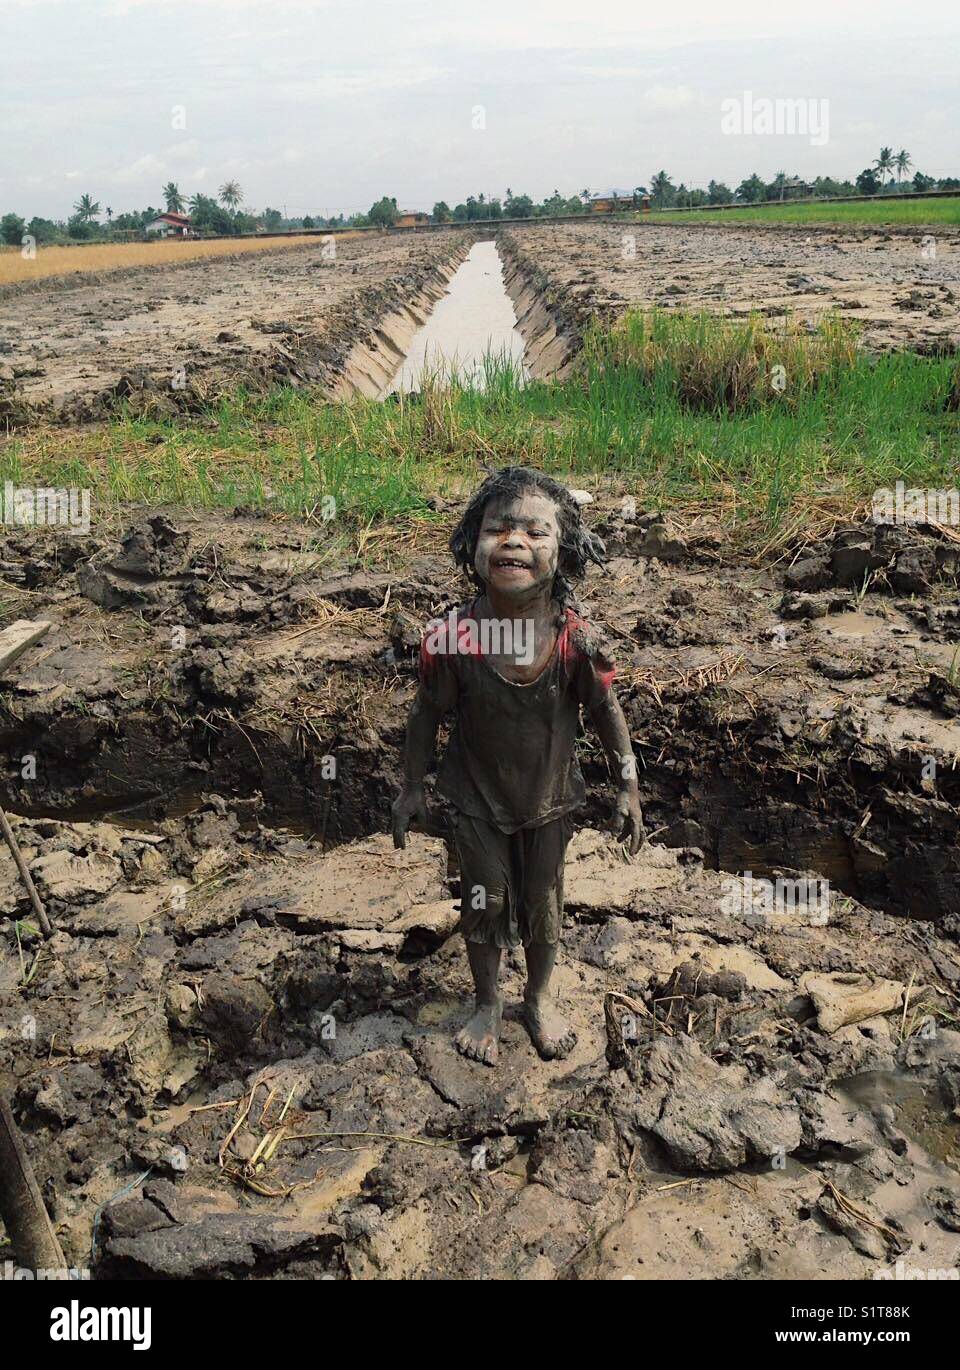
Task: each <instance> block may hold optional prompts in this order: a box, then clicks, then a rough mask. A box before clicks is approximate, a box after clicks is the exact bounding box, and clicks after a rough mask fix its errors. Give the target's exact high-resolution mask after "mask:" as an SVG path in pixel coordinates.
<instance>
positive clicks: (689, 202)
mask: <svg viewBox="0 0 960 1370" xmlns="http://www.w3.org/2000/svg"><path fill="white" fill-rule="evenodd" d="M912 169H913V159H912V158H911V156H910V154H909V153H908V152H907V151H906V150H904V149H901V150H900V151H899V152H897V153H894V151H893V149H892V148H889V147H883V148H881V149H880V155H879V156H878V157H877V158H876V159H875V160H874V161H873V162H872V163H871V165H870V166H868V167H865V168H864V169H863V171H861V172H860V174H859V175H858V176H857V177H855V178H854V180H852V181H851V180H837V179H836V178H834V177H832V176H817V177H815V179H814V180H812V181H803V180H802V179H801V178H800V177H799V176H788V175H787V173H786V172H785V171H778V172H777V173H776V175H775V176H774V177H773V179H772V180H770V181H765V180H764V179H763V177H761V176H759V175H757V173H756V172H753V173H751V175H749V176H747V177H745V178H744V179H743V180H742V181H741V182H740V184H739V185H738V186H736V187H735V188H734V189H731V187H730V186H728V185H726V184H725V183H724V182H723V181H716V180H711V181H710V182H709V183H708V185H707V187H706V189H703V188H702V187H690V186H686V185H684V183H683V182H682V181H681V182H680V183H679V184H675V183H674V181H673V178H672V177H671V176H670V174H669V173H668V172H667V171H666V170H660V171H657V172H655V173H654V175H653V176H652V177H651V179H650V184H649V188H648V187H647V186H643V185H638V186H635V187H634V188H633V190H632V191H630V192H627V194H628V195H629V196H630V197H632V198H635V199H640V198H642V197H647V198H649V200H650V203H651V205H652V206H653V207H654V208H655V209H695V208H699V207H702V206H709V205H724V204H745V205H748V204H759V203H761V202H763V201H769V200H791V199H797V198H800V197H804V198H806V197H809V196H813V197H816V198H831V197H833V196H837V195H891V194H894V195H895V194H903V193H904V192H905V191H909V190H914V191H924V190H947V191H951V190H953V191H960V179H958V178H957V177H955V176H947V177H941V179H940V180H936V179H935V178H934V177H932V176H925V175H924V174H923V172H921V171H915V172H914V174H913V175H912V176H910V175H909V173H910V172H911V170H912ZM620 193H622V192H620ZM592 194H593V192H591V190H590V188H589V186H587V187H584V189H583V190H581V191H579V193H578V194H576V195H561V193H560V191H559V190H554V192H553V194H552V195H549V196H547V197H546V198H544V199H543V200H540V201H536V200H534V199H533V198H532V196H530V195H526V194H515V193H514V191H513V190H512V189H511V188H510V187H509V186H508V187H507V191H506V194H505V195H504V196H503V197H502V198H501V197H500V196H491V197H489V198H488V197H487V196H486V195H484V194H483V193H482V192H481V193H480V194H478V195H468V196H467V198H466V199H465V200H463V201H462V202H461V203H459V204H456V205H454V206H453V207H452V208H451V207H450V205H449V204H447V202H446V201H445V200H438V201H437V203H436V204H435V205H434V206H433V209H432V211H431V213H430V218H431V220H432V222H433V223H435V224H444V223H472V222H475V221H477V220H487V219H535V218H557V217H560V216H563V215H568V214H588V213H590V201H591V196H592ZM161 198H162V200H163V205H164V208H163V209H157V208H156V207H155V206H153V205H149V206H148V207H147V208H146V209H141V210H133V211H130V212H125V213H122V214H116V215H115V214H114V212H113V210H112V209H111V208H110V206H109V205H108V206H107V207H106V208H105V209H103V210H101V208H100V202H99V201H97V200H94V199H93V198H92V197H91V196H90V195H81V196H80V199H79V200H78V201H77V203H76V204H75V205H74V206H73V214H72V215H71V216H70V217H69V218H68V219H67V220H66V221H61V220H52V219H43V218H39V217H34V218H32V219H30V220H29V221H26V220H24V219H22V218H21V217H20V216H19V215H18V214H13V213H8V214H5V215H4V216H3V217H2V219H0V240H2V241H3V242H4V243H7V244H10V245H19V244H20V243H21V242H22V241H23V238H24V235H26V234H29V235H30V236H31V237H32V238H33V240H34V241H35V242H36V243H38V244H44V243H58V242H78V241H80V242H82V241H84V240H89V239H92V238H100V239H102V238H117V237H139V236H142V235H143V234H144V232H145V230H146V226H147V224H149V223H150V222H151V221H152V220H154V219H156V218H157V216H158V215H159V214H162V213H164V212H165V211H166V212H168V213H174V214H182V213H185V212H187V211H189V214H190V222H191V227H192V228H194V229H195V230H196V231H197V232H199V233H206V234H225V235H232V234H241V233H255V232H257V231H258V230H260V229H263V230H266V231H267V232H278V231H280V230H282V229H298V228H306V229H311V228H314V229H315V228H320V229H323V228H366V227H381V228H389V227H391V226H392V225H393V224H395V223H396V221H397V219H398V218H399V217H400V210H399V209H398V208H397V200H396V197H395V196H387V195H384V196H382V197H381V198H380V199H379V200H377V201H376V202H375V203H374V204H372V205H371V206H370V209H369V210H368V211H367V212H366V213H365V214H352V215H349V216H344V215H343V214H338V215H333V216H330V217H328V218H323V217H319V216H316V217H315V216H311V215H309V214H306V215H304V216H303V217H302V218H286V217H285V216H284V215H283V214H282V213H281V212H280V210H279V209H271V208H267V209H265V210H263V212H262V213H259V214H257V213H255V212H254V211H252V210H250V209H247V208H245V207H244V206H243V191H242V190H241V188H240V186H239V185H238V184H237V182H236V181H225V182H224V184H223V185H222V186H221V187H220V189H219V191H218V192H217V194H216V196H213V195H204V194H202V193H201V192H199V191H198V192H197V193H196V194H194V195H191V196H190V197H189V199H187V198H186V197H185V196H184V195H183V194H181V191H180V188H179V186H177V185H176V184H175V183H174V182H173V181H168V182H167V184H166V185H165V186H164V187H163V190H162V191H161ZM101 216H105V218H106V223H105V224H104V223H102V222H99V220H100V219H101Z"/></svg>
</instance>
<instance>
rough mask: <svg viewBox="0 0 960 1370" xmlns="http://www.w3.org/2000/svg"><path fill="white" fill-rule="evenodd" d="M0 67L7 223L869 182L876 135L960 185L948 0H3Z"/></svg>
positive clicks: (959, 31) (955, 6) (0, 192)
mask: <svg viewBox="0 0 960 1370" xmlns="http://www.w3.org/2000/svg"><path fill="white" fill-rule="evenodd" d="M645 11H650V12H649V13H647V12H645ZM0 53H2V54H3V58H2V64H0V128H2V130H3V135H2V153H0V213H4V212H7V211H8V210H14V211H16V212H17V213H20V214H23V215H24V216H25V217H27V218H29V217H31V216H32V215H33V214H39V215H43V216H46V217H51V218H61V217H66V216H67V215H68V214H69V212H70V207H71V205H72V204H73V202H74V200H76V199H77V198H78V196H79V195H80V194H81V193H83V192H87V193H89V194H90V195H91V196H92V197H93V198H94V199H97V200H99V201H100V203H101V205H103V206H107V205H110V206H111V207H112V209H113V211H114V213H115V214H116V213H120V212H121V211H123V210H125V209H133V208H139V207H142V206H145V205H147V204H154V205H156V204H159V203H160V198H161V197H160V191H161V187H162V186H163V185H164V183H165V182H166V181H168V180H174V181H176V182H177V183H178V185H179V186H180V189H181V192H182V193H183V194H184V195H185V196H187V195H190V194H192V193H193V192H194V191H196V190H202V191H204V192H206V193H215V192H216V189H217V187H218V186H219V185H221V184H222V182H223V181H224V180H226V179H228V178H232V179H236V180H238V181H239V182H240V184H241V186H242V188H243V192H244V200H245V203H246V204H247V205H248V206H250V207H252V208H256V209H263V208H264V207H265V206H267V205H271V206H275V207H277V208H280V209H283V208H286V210H287V212H288V214H290V215H300V214H304V213H314V214H316V213H324V214H328V213H331V212H335V211H339V210H341V209H342V210H343V211H344V212H346V213H351V212H353V211H354V210H357V209H367V208H369V206H370V204H371V202H372V201H373V200H374V199H377V198H379V197H380V196H381V195H384V194H387V195H395V196H396V197H397V199H398V201H399V202H400V205H401V207H402V208H424V209H427V210H429V209H430V208H432V206H433V204H434V202H435V201H436V200H438V199H441V198H442V199H445V200H447V201H448V202H449V203H450V204H451V205H453V204H455V203H456V202H457V201H458V200H462V199H464V198H465V197H466V196H467V195H468V194H470V193H471V192H479V191H484V192H485V193H486V194H487V195H503V193H504V192H505V190H506V188H507V187H508V186H509V187H511V188H512V189H513V190H514V192H521V191H526V192H527V193H529V194H531V195H532V196H533V197H534V198H535V199H540V198H542V197H543V196H544V195H547V194H549V193H550V192H551V191H552V190H553V189H554V188H555V187H557V188H559V189H560V190H561V191H562V192H564V193H570V194H573V193H576V192H577V191H579V190H581V189H583V188H584V187H588V186H589V187H590V188H591V189H593V190H598V189H606V188H607V187H610V186H622V187H632V186H634V185H637V184H641V183H642V184H648V183H649V180H650V178H651V176H652V175H653V173H654V172H655V171H657V170H659V169H660V168H661V167H664V168H666V170H667V171H668V172H669V173H670V174H671V175H672V177H673V179H674V180H675V181H681V180H682V181H685V182H686V183H687V184H688V185H705V184H706V182H707V181H708V180H709V179H710V178H711V177H716V178H717V179H718V180H724V181H726V182H728V183H729V184H731V185H733V186H735V185H736V184H737V183H738V182H739V181H740V180H741V179H742V178H743V177H744V176H746V175H747V174H749V173H750V172H752V171H757V172H759V173H760V175H761V176H763V177H765V178H767V179H770V178H772V176H773V175H774V174H775V173H776V172H777V171H778V170H781V169H784V170H786V171H787V172H788V173H793V172H797V173H799V174H800V175H802V176H810V177H812V176H814V175H817V174H818V173H821V174H832V175H836V176H851V177H852V176H855V175H856V174H857V172H859V171H860V170H861V169H862V168H863V167H864V166H866V165H868V164H869V163H870V162H871V161H872V160H873V159H874V158H875V157H876V155H877V152H878V150H879V148H880V145H881V144H882V143H886V144H890V145H892V146H893V148H894V151H898V150H899V149H900V148H901V147H904V148H906V149H907V151H908V152H909V153H910V154H911V156H912V159H913V163H914V169H916V170H922V171H925V172H927V173H928V174H931V175H950V174H952V175H955V176H960V80H958V71H960V3H958V2H957V0H923V2H922V3H920V4H914V5H910V6H906V5H904V4H903V3H902V0H898V2H897V3H889V2H888V0H795V3H792V4H789V3H782V0H781V3H775V2H774V0H762V2H761V0H756V2H755V0H726V3H725V2H724V0H668V3H664V4H655V5H652V4H651V3H650V0H467V2H466V3H465V2H464V0H0ZM745 91H750V92H752V95H753V98H754V100H755V101H756V100H758V99H761V98H767V99H771V100H776V99H781V100H798V99H804V100H815V101H818V102H819V101H828V102H829V103H828V105H827V106H826V110H827V114H828V119H829V124H828V133H829V137H828V139H827V141H825V142H823V140H822V135H821V137H820V138H819V140H818V142H817V143H812V142H811V137H810V136H809V130H808V132H807V134H797V133H794V134H792V135H790V134H787V133H784V134H781V135H779V136H778V135H776V134H764V133H752V134H751V133H750V132H747V133H743V134H739V135H737V134H730V133H724V132H723V131H722V127H721V102H722V101H724V100H736V101H741V100H742V97H743V92H745ZM178 107H182V114H181V115H180V116H179V117H178V113H177V110H178ZM814 108H815V111H819V110H821V109H822V108H823V107H822V106H820V105H817V106H816V107H814ZM180 124H185V126H184V127H180V126H179V125H180ZM814 131H815V130H814Z"/></svg>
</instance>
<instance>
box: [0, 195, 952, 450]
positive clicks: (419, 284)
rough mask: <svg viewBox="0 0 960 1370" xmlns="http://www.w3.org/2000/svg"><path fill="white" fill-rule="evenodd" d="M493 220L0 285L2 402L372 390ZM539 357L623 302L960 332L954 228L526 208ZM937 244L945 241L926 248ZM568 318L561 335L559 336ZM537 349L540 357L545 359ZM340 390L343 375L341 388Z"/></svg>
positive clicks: (563, 348) (56, 415)
mask: <svg viewBox="0 0 960 1370" xmlns="http://www.w3.org/2000/svg"><path fill="white" fill-rule="evenodd" d="M490 236H491V233H490V231H489V230H480V231H477V232H474V231H473V230H462V229H456V230H455V229H451V230H450V231H449V232H439V233H430V234H420V235H416V234H410V235H403V234H384V235H380V236H370V235H362V236H360V237H358V238H353V239H347V240H337V242H336V255H335V257H334V258H332V259H331V258H329V256H328V253H329V248H328V247H326V246H325V240H318V241H317V243H316V244H315V245H312V246H309V247H305V248H301V249H285V250H279V251H277V252H262V253H257V254H255V255H254V256H253V257H251V256H250V255H245V256H239V257H236V258H227V259H224V258H219V259H212V258H211V259H206V260H200V261H196V262H189V263H185V264H183V265H179V266H173V267H163V268H148V269H139V270H131V271H123V272H116V273H113V274H110V275H108V276H105V277H103V278H101V279H93V278H91V279H90V280H89V281H88V282H87V283H85V284H84V283H82V282H79V283H78V282H77V281H74V280H72V279H71V280H70V281H66V282H64V281H62V280H52V281H49V282H41V283H39V284H38V283H31V284H30V285H29V286H27V287H23V288H19V289H9V290H7V291H5V292H4V293H3V298H2V299H0V419H2V420H3V421H4V422H5V423H6V424H7V426H8V427H11V426H12V427H14V428H17V427H23V426H26V425H29V424H30V423H32V422H35V421H36V420H38V419H40V420H44V421H51V420H53V421H59V422H67V423H76V422H86V421H89V420H91V419H97V418H102V417H104V416H106V415H109V414H110V413H113V412H115V411H116V410H117V409H118V408H119V407H121V406H123V405H126V406H128V407H131V408H132V409H133V410H135V411H137V412H143V411H146V412H147V413H150V414H154V415H164V414H173V413H176V412H178V411H184V410H186V411H191V410H201V409H202V408H203V407H204V405H205V404H208V403H209V402H210V401H211V400H212V399H215V398H216V396H217V394H218V393H220V392H222V391H224V390H230V389H231V388H232V387H233V388H235V387H236V386H237V385H238V384H243V385H244V386H246V387H248V388H250V389H252V390H254V391H257V392H258V391H262V390H266V389H268V388H269V387H270V386H271V385H274V384H276V383H286V384H293V385H315V386H317V387H318V388H319V389H320V390H321V391H322V392H323V393H325V394H328V395H334V396H335V395H339V394H342V393H349V392H350V391H351V390H359V391H360V392H362V393H364V394H378V393H380V391H381V389H382V388H383V387H384V386H385V385H388V384H389V380H390V378H391V376H392V374H393V372H394V371H395V370H396V368H397V366H399V364H400V362H401V361H402V357H403V353H404V350H405V347H406V345H407V344H408V343H409V340H410V337H411V336H412V333H413V331H414V330H415V328H416V326H417V325H418V324H419V323H422V322H423V319H424V317H425V315H426V313H427V312H429V308H430V307H431V305H432V303H433V302H435V300H436V299H437V298H439V296H440V294H442V293H443V290H444V289H445V287H446V285H447V282H448V280H449V277H450V274H451V272H452V270H453V269H455V267H456V266H457V265H458V264H459V262H460V261H462V259H463V257H464V256H465V255H466V253H467V252H468V251H469V248H470V246H471V244H472V243H473V241H475V239H476V238H477V237H480V238H489V237H490ZM494 236H495V237H496V239H497V242H498V244H499V245H500V248H501V252H502V253H503V255H504V257H505V260H506V263H507V266H508V276H510V268H511V267H512V268H515V269H516V274H515V275H514V276H513V277H512V279H511V281H510V287H511V294H512V296H513V298H514V300H515V303H517V304H518V308H519V312H520V313H521V314H522V315H523V316H524V317H522V318H521V329H522V331H523V333H524V337H525V339H526V342H527V344H528V350H529V352H530V355H531V358H532V360H533V363H534V364H533V367H532V369H533V374H535V375H541V374H544V375H545V374H553V373H555V372H556V371H557V370H558V369H562V367H563V366H564V364H566V363H567V362H569V361H570V359H571V358H572V357H573V356H574V355H575V353H576V350H577V348H578V346H579V342H580V338H581V336H582V333H583V329H584V327H585V326H586V324H587V323H588V322H589V321H590V320H591V319H594V318H597V317H604V318H609V317H612V316H615V315H616V314H618V313H620V312H622V311H623V310H624V309H626V308H628V307H630V306H643V307H651V306H659V307H662V308H667V309H700V308H704V307H705V308H708V309H716V310H718V311H722V312H724V313H727V314H730V315H733V316H738V315H746V314H748V313H749V312H750V311H751V310H754V309H758V310H760V311H761V312H762V313H763V314H765V315H767V316H769V317H770V318H779V317H782V316H783V315H784V314H785V313H791V314H792V315H793V316H795V317H796V318H799V319H802V320H805V321H808V322H815V321H816V320H817V319H818V318H820V317H821V316H822V315H823V314H824V313H827V312H829V311H834V310H837V311H841V312H842V314H843V316H844V317H847V318H850V319H852V320H857V321H858V322H859V323H860V325H862V339H863V343H864V345H865V346H867V347H870V348H874V349H883V348H895V347H896V348H912V349H915V350H917V351H922V352H933V353H936V352H940V351H952V350H956V349H958V348H960V233H958V232H957V230H956V229H953V228H938V229H936V230H935V231H933V232H932V233H926V232H924V230H923V229H916V230H911V232H909V233H904V232H892V231H890V232H885V231H873V230H870V231H868V230H860V229H827V228H822V227H819V228H817V227H811V228H809V229H803V230H795V229H787V228H784V229H769V228H756V229H750V228H723V227H719V228H716V227H710V226H701V227H695V226H692V227H686V226H683V225H675V226H669V225H661V226H659V227H650V226H648V225H646V224H644V223H643V222H642V221H641V222H637V223H612V222H611V223H596V222H588V223H583V224H561V225H555V226H547V225H538V226H533V225H531V226H530V227H529V228H516V227H512V228H510V229H505V230H503V231H502V232H500V233H498V234H496V235H494ZM931 253H932V254H933V255H931ZM558 332H559V334H560V338H559V339H555V335H556V333H558ZM538 362H539V363H540V364H539V365H538V364H537V363H538ZM344 387H346V390H344Z"/></svg>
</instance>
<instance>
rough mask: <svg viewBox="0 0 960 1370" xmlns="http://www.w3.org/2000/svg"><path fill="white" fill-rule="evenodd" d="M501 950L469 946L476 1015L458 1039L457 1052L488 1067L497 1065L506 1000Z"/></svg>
mask: <svg viewBox="0 0 960 1370" xmlns="http://www.w3.org/2000/svg"><path fill="white" fill-rule="evenodd" d="M502 954H503V953H502V951H501V949H500V947H495V946H491V945H489V944H488V943H485V942H468V943H467V959H468V960H469V962H470V972H471V974H472V975H473V986H474V989H475V991H476V996H477V1006H476V1012H475V1013H474V1014H473V1016H472V1017H471V1018H470V1019H469V1021H468V1022H467V1023H466V1025H465V1026H464V1027H463V1028H461V1029H460V1031H459V1032H458V1033H457V1036H456V1038H455V1044H456V1047H457V1050H458V1051H460V1052H462V1053H463V1055H464V1056H469V1057H470V1058H471V1060H474V1061H482V1062H483V1064H484V1065H486V1066H495V1065H496V1064H497V1054H498V1051H499V1047H498V1045H497V1044H498V1041H499V1038H500V1021H501V1018H502V1016H503V998H502V997H501V994H500V988H499V981H500V957H501V956H502Z"/></svg>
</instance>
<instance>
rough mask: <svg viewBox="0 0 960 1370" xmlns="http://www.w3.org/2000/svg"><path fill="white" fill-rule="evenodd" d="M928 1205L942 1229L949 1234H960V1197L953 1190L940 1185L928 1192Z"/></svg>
mask: <svg viewBox="0 0 960 1370" xmlns="http://www.w3.org/2000/svg"><path fill="white" fill-rule="evenodd" d="M927 1203H928V1204H929V1205H930V1207H931V1208H932V1209H933V1212H934V1214H935V1216H936V1219H937V1222H938V1223H939V1224H940V1226H941V1227H945V1228H946V1229H947V1231H948V1232H960V1197H958V1196H957V1194H956V1193H955V1192H954V1191H953V1190H950V1189H946V1188H944V1186H943V1185H938V1186H936V1188H934V1189H931V1190H929V1191H928V1193H927Z"/></svg>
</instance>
